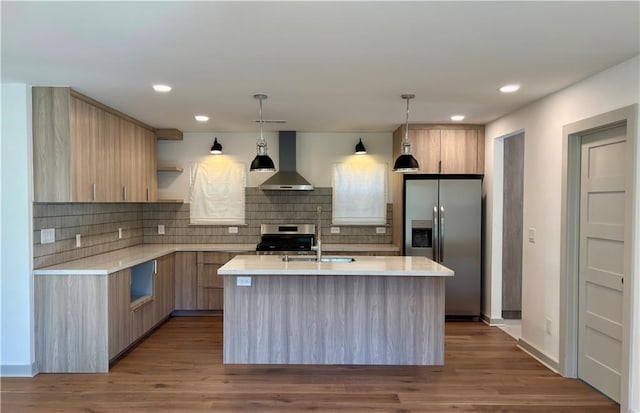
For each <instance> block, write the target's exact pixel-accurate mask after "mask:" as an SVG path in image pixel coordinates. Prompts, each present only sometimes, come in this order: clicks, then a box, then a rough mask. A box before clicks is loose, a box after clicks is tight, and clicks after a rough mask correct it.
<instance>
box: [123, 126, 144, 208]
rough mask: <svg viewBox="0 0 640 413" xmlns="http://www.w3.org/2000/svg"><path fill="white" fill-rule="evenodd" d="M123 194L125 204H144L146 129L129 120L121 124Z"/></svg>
mask: <svg viewBox="0 0 640 413" xmlns="http://www.w3.org/2000/svg"><path fill="white" fill-rule="evenodd" d="M120 125H121V126H120V132H121V133H120V159H121V167H120V173H121V189H120V190H121V194H120V199H121V200H122V201H125V202H144V201H145V200H146V191H143V187H144V183H143V179H144V178H143V177H142V176H143V171H144V166H143V164H144V161H143V152H144V147H145V145H144V130H145V129H144V128H142V127H140V126H138V125H135V124H133V123H131V122H129V121H127V120H122V122H121V123H120Z"/></svg>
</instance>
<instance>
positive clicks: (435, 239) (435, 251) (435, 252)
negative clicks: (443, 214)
mask: <svg viewBox="0 0 640 413" xmlns="http://www.w3.org/2000/svg"><path fill="white" fill-rule="evenodd" d="M438 228H440V226H439V224H438V206H437V205H434V206H433V230H432V231H431V239H432V242H431V244H432V249H433V260H434V261H435V262H438V260H439V259H440V252H439V250H438V241H439V239H440V233H439V231H438Z"/></svg>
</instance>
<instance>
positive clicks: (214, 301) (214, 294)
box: [196, 252, 237, 310]
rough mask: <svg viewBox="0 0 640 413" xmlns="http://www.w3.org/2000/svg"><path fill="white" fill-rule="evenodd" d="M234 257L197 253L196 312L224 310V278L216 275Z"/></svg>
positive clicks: (224, 253)
mask: <svg viewBox="0 0 640 413" xmlns="http://www.w3.org/2000/svg"><path fill="white" fill-rule="evenodd" d="M236 255H237V254H234V253H228V252H198V259H197V263H198V282H197V290H196V294H197V306H198V310H222V309H223V308H224V277H222V276H221V275H218V268H220V267H222V266H223V265H224V264H226V263H227V261H229V260H230V259H232V258H233V257H235V256H236Z"/></svg>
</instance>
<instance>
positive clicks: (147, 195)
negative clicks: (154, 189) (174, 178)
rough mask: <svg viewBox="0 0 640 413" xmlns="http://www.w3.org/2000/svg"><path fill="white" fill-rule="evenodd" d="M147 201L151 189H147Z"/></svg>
mask: <svg viewBox="0 0 640 413" xmlns="http://www.w3.org/2000/svg"><path fill="white" fill-rule="evenodd" d="M147 201H149V188H147Z"/></svg>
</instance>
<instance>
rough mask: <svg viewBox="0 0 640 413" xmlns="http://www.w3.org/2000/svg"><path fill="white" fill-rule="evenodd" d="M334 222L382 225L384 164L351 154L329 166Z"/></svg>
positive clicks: (384, 221) (385, 182) (385, 193)
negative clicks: (331, 172)
mask: <svg viewBox="0 0 640 413" xmlns="http://www.w3.org/2000/svg"><path fill="white" fill-rule="evenodd" d="M332 186H333V217H332V218H333V219H332V223H333V224H334V225H384V224H386V221H387V219H386V218H387V217H386V214H387V165H386V164H384V163H377V162H375V161H373V160H372V159H370V158H362V157H354V159H353V160H349V162H345V163H339V164H334V166H333V182H332Z"/></svg>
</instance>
